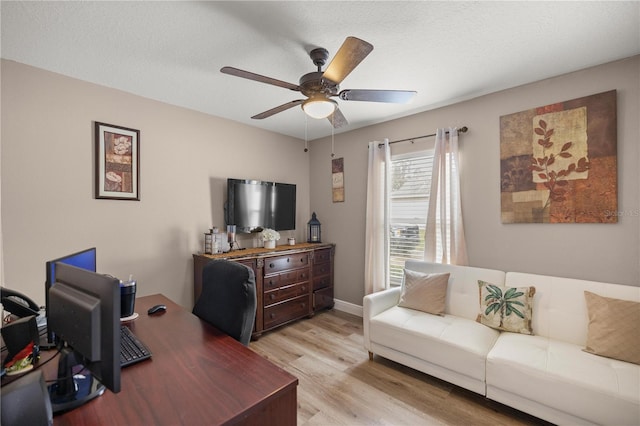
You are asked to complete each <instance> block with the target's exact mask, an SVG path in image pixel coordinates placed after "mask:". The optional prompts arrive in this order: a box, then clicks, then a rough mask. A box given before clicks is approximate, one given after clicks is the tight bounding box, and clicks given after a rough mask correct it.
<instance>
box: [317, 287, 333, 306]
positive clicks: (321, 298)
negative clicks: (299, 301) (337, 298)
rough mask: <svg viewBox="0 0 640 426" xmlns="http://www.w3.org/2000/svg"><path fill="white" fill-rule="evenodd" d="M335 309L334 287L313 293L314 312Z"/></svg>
mask: <svg viewBox="0 0 640 426" xmlns="http://www.w3.org/2000/svg"><path fill="white" fill-rule="evenodd" d="M332 307H333V287H329V288H325V289H322V290H319V291H315V292H313V310H314V311H317V310H318V309H323V308H332Z"/></svg>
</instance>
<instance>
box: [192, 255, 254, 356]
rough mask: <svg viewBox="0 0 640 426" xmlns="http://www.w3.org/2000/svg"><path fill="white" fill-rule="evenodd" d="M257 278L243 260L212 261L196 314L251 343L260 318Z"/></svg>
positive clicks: (229, 333) (242, 341)
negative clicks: (256, 319)
mask: <svg viewBox="0 0 640 426" xmlns="http://www.w3.org/2000/svg"><path fill="white" fill-rule="evenodd" d="M256 305H257V300H256V279H255V275H254V273H253V270H252V269H251V268H249V267H247V266H245V265H243V264H241V263H238V262H231V261H228V260H212V261H211V262H209V263H207V264H206V265H205V267H204V269H203V271H202V293H201V294H200V297H198V300H197V301H196V303H195V305H194V307H193V313H194V314H195V315H197V316H198V317H200V318H201V319H203V320H204V321H206V322H208V323H209V324H211V325H213V326H215V327H216V328H218V329H219V330H221V331H223V332H225V333H227V334H228V335H230V336H231V337H233V338H234V339H236V340H238V341H239V342H241V343H242V344H243V345H245V346H247V345H248V344H249V340H251V333H252V331H253V325H254V322H255V318H256Z"/></svg>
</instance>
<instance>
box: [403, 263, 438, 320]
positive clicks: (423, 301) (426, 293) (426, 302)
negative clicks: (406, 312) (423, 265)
mask: <svg viewBox="0 0 640 426" xmlns="http://www.w3.org/2000/svg"><path fill="white" fill-rule="evenodd" d="M448 282H449V274H448V273H446V274H425V273H422V272H417V271H411V270H408V269H405V270H404V281H403V282H402V293H401V294H400V301H399V302H398V306H402V307H404V308H410V309H416V310H418V311H423V312H427V313H430V314H434V315H444V307H445V300H446V296H447V283H448Z"/></svg>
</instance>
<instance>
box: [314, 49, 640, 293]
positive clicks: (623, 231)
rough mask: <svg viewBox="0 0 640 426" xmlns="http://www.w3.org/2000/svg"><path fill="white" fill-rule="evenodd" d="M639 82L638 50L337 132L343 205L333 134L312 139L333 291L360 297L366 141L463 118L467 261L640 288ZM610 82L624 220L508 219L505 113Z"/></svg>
mask: <svg viewBox="0 0 640 426" xmlns="http://www.w3.org/2000/svg"><path fill="white" fill-rule="evenodd" d="M639 85H640V57H634V58H630V59H627V60H623V61H619V62H614V63H610V64H606V65H602V66H598V67H595V68H590V69H586V70H582V71H579V72H576V73H572V74H567V75H563V76H560V77H557V78H552V79H549V80H544V81H541V82H537V83H533V84H529V85H525V86H521V87H518V88H515V89H511V90H506V91H503V92H499V93H495V94H491V95H487V96H482V97H479V98H476V99H473V100H471V101H467V102H462V103H458V104H455V105H452V106H448V107H445V108H440V109H437V110H433V111H428V112H424V113H420V114H416V115H413V116H410V117H406V118H402V119H398V120H394V121H389V122H387V123H383V124H380V125H375V126H370V127H366V128H363V129H360V130H356V131H352V132H349V133H344V134H340V135H338V136H336V137H335V147H336V151H335V154H336V158H339V157H344V167H345V192H346V195H345V197H346V201H345V202H344V203H335V204H334V203H332V202H331V187H330V182H331V154H330V153H331V151H330V149H331V141H330V138H325V139H322V140H317V141H314V142H313V143H312V144H311V171H310V177H311V193H312V194H313V197H312V199H311V210H312V211H316V212H317V214H318V218H319V220H320V221H321V222H322V224H323V227H322V234H323V239H324V240H326V241H331V242H334V243H336V244H337V247H336V279H335V282H336V290H335V295H336V298H337V299H338V300H342V301H346V302H349V303H353V304H356V305H361V304H362V297H363V288H364V283H363V279H364V278H363V277H364V272H363V271H364V254H363V253H364V245H365V238H366V236H365V229H364V224H365V205H366V176H367V143H368V142H369V141H372V140H382V139H383V138H385V137H387V138H389V139H390V140H395V139H404V138H409V137H413V136H418V135H425V134H430V133H434V131H435V129H436V128H437V127H449V126H458V127H461V126H462V125H466V126H468V127H469V132H468V133H467V134H465V135H463V136H461V138H460V146H461V151H462V152H461V155H462V167H463V176H462V204H463V212H464V222H465V229H466V239H467V245H468V253H469V262H470V264H471V265H474V266H479V267H486V268H496V269H503V270H507V271H509V270H510V271H521V272H530V273H537V274H545V275H556V276H564V277H575V278H581V279H588V280H594V281H607V282H614V283H621V284H631V285H640V226H639V222H640V217H639V216H640V201H639V199H640V189H639V188H640V178H639V174H638V168H639V167H638V164H639V163H640V150H639V145H640V144H639V141H640V124H639V123H640V120H639V119H638V117H640V107H639V100H640V89H639ZM612 89H616V90H617V96H618V111H617V113H618V180H619V185H618V209H619V211H620V212H621V213H622V214H623V215H622V216H621V217H620V218H619V223H617V224H606V225H605V224H547V225H543V224H511V225H503V224H502V223H501V221H500V176H499V175H500V173H499V169H500V163H499V158H500V156H499V141H500V133H499V117H500V116H501V115H505V114H510V113H514V112H518V111H522V110H525V109H530V108H533V107H537V106H543V105H547V104H551V103H554V102H558V101H564V100H569V99H574V98H578V97H582V96H587V95H591V94H595V93H599V92H604V91H608V90H612ZM347 119H348V117H347ZM417 143H418V142H417ZM420 143H429V142H420ZM532 284H535V283H532Z"/></svg>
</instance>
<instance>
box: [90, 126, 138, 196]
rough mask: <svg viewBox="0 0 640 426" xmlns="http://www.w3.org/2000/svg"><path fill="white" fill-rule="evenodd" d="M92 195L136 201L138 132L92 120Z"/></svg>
mask: <svg viewBox="0 0 640 426" xmlns="http://www.w3.org/2000/svg"><path fill="white" fill-rule="evenodd" d="M95 144H96V179H95V182H96V193H95V197H96V198H102V199H112V200H135V201H139V200H140V131H139V130H136V129H129V128H126V127H121V126H114V125H113V124H106V123H99V122H95Z"/></svg>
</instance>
